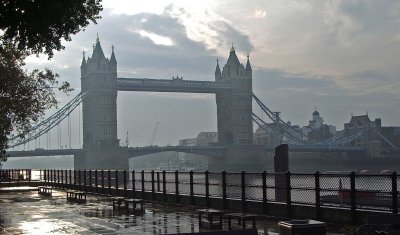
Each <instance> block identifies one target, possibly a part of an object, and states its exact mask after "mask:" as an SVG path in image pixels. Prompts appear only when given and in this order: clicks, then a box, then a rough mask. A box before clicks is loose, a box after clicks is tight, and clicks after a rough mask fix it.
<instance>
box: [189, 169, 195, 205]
mask: <svg viewBox="0 0 400 235" xmlns="http://www.w3.org/2000/svg"><path fill="white" fill-rule="evenodd" d="M189 185H190V204H191V205H194V190H193V171H190V172H189Z"/></svg>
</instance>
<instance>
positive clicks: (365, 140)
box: [344, 114, 382, 148]
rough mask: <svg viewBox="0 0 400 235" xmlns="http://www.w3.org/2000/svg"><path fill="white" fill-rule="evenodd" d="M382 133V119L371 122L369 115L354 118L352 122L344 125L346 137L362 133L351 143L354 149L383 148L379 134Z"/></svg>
mask: <svg viewBox="0 0 400 235" xmlns="http://www.w3.org/2000/svg"><path fill="white" fill-rule="evenodd" d="M381 132H382V126H381V119H379V118H377V119H375V121H371V119H369V117H368V114H366V115H360V116H352V117H351V119H350V121H349V122H348V123H345V124H344V133H345V136H352V135H355V134H357V133H360V136H359V137H357V138H355V139H354V140H353V141H352V142H351V143H350V145H351V146H354V147H367V148H379V147H382V143H381V137H380V136H379V134H378V133H381Z"/></svg>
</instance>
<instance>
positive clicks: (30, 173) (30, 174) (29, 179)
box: [28, 169, 32, 183]
mask: <svg viewBox="0 0 400 235" xmlns="http://www.w3.org/2000/svg"><path fill="white" fill-rule="evenodd" d="M28 174H29V176H28V177H29V178H28V181H29V183H30V182H31V179H32V169H29V170H28Z"/></svg>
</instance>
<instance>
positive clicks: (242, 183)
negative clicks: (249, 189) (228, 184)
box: [240, 171, 246, 212]
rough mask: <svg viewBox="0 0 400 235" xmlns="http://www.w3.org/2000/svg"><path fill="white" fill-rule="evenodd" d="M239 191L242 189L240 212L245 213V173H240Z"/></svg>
mask: <svg viewBox="0 0 400 235" xmlns="http://www.w3.org/2000/svg"><path fill="white" fill-rule="evenodd" d="M240 186H241V189H242V211H243V212H246V172H245V171H242V173H241V184H240Z"/></svg>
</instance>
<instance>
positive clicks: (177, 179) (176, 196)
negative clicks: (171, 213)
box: [175, 170, 180, 204]
mask: <svg viewBox="0 0 400 235" xmlns="http://www.w3.org/2000/svg"><path fill="white" fill-rule="evenodd" d="M175 202H176V204H179V202H180V200H179V172H178V171H177V170H176V171H175Z"/></svg>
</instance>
